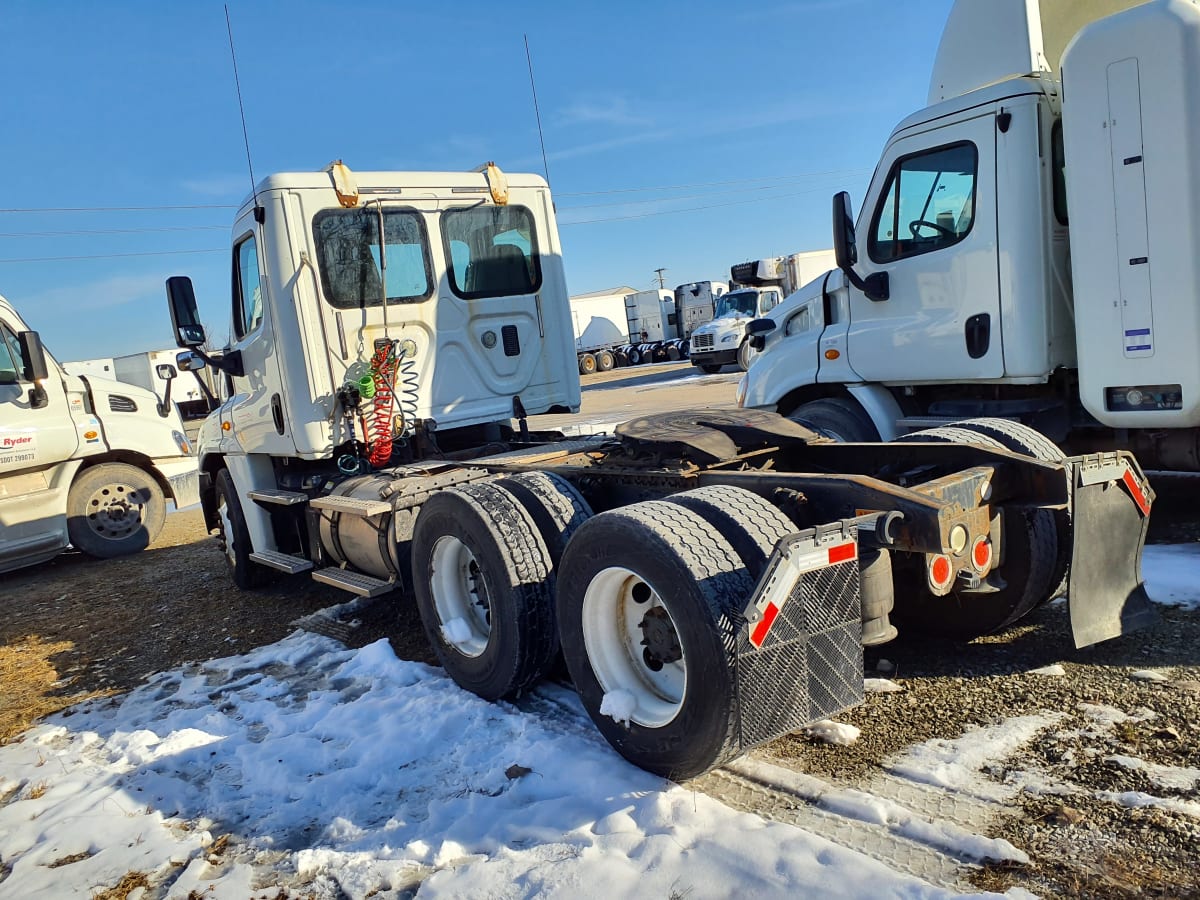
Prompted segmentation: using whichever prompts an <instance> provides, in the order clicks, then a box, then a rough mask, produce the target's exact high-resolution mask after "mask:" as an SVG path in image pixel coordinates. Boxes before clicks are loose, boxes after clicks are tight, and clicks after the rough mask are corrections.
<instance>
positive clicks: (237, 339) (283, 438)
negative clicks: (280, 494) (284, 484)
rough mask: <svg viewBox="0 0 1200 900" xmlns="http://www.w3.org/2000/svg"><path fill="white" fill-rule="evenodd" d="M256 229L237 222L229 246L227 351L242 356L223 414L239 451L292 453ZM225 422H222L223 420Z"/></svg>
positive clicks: (250, 223)
mask: <svg viewBox="0 0 1200 900" xmlns="http://www.w3.org/2000/svg"><path fill="white" fill-rule="evenodd" d="M259 232H260V229H259V228H258V227H257V226H256V225H255V223H254V221H253V220H252V219H250V218H249V217H246V218H245V219H244V220H242V221H241V222H239V223H238V225H236V226H235V230H234V234H237V235H238V237H237V238H236V239H235V241H234V246H233V334H232V335H231V338H232V345H231V347H230V349H231V350H233V351H237V352H239V353H240V354H241V358H242V374H241V375H235V376H233V377H232V379H231V382H232V386H233V395H232V396H231V398H230V399H231V401H232V402H231V403H229V404H228V405H227V406H225V407H224V408H223V412H222V418H223V419H224V418H225V417H226V416H228V417H229V418H230V420H231V422H230V424H231V425H232V432H233V438H234V439H235V440H236V442H237V445H238V449H241V450H242V451H243V452H246V453H279V454H290V453H293V452H295V449H296V447H295V442H294V441H293V439H292V436H291V431H290V429H289V426H288V422H287V421H286V416H285V413H284V411H285V409H286V403H285V402H284V399H285V398H284V385H283V383H282V378H281V376H280V366H279V342H278V337H277V335H276V327H277V326H276V318H275V316H273V315H272V309H271V302H272V299H273V296H274V295H273V292H272V290H271V282H270V280H269V278H268V277H267V272H266V270H265V268H264V267H263V264H262V259H263V254H262V250H261V247H260V246H259V243H260V242H259V237H260V234H259ZM222 424H224V423H222Z"/></svg>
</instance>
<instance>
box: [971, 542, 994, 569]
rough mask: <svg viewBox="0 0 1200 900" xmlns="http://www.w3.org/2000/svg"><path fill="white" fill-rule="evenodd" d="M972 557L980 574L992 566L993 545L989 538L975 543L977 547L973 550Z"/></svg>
mask: <svg viewBox="0 0 1200 900" xmlns="http://www.w3.org/2000/svg"><path fill="white" fill-rule="evenodd" d="M971 557H972V561H973V562H974V563H975V568H976V569H978V570H979V571H980V572H983V571H985V570H986V569H987V568H988V567H989V566H990V565H991V564H992V545H991V543H990V542H989V541H988V539H987V538H980V539H979V540H977V541H976V542H975V547H974V548H973V549H972V550H971Z"/></svg>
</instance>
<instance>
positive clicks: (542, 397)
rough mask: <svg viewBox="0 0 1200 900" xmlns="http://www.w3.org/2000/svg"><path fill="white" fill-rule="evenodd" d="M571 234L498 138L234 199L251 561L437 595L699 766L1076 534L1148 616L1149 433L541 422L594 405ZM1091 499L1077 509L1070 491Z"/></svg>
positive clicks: (226, 360)
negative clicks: (1052, 447) (576, 303)
mask: <svg viewBox="0 0 1200 900" xmlns="http://www.w3.org/2000/svg"><path fill="white" fill-rule="evenodd" d="M561 252H562V251H561V245H560V243H559V237H558V230H557V227H556V224H555V218H554V204H553V202H552V201H551V197H550V192H549V190H548V188H547V186H546V183H545V182H544V181H543V180H542V179H541V178H540V177H538V176H536V175H508V176H505V175H504V174H503V173H502V172H500V170H499V169H498V168H496V167H495V166H494V165H490V164H489V165H488V166H486V167H483V168H482V169H481V170H477V171H475V172H465V173H452V172H450V173H448V172H442V173H436V172H434V173H430V172H422V173H415V172H363V173H359V174H357V175H355V174H354V173H352V172H350V170H349V169H347V168H346V167H345V166H344V165H342V164H340V163H337V164H334V165H332V166H331V167H330V168H329V169H328V170H327V171H325V172H316V173H291V174H280V175H273V176H271V177H269V178H267V179H265V180H264V181H262V182H261V183H260V184H259V185H258V186H257V187H256V189H255V191H254V193H253V195H252V196H251V197H250V198H248V199H247V201H246V202H245V204H244V205H243V206H242V208H241V210H240V211H239V213H238V214H237V218H236V220H235V223H234V227H233V246H232V252H231V266H232V278H231V283H232V285H233V294H232V297H231V298H230V301H229V302H230V312H231V314H232V322H233V326H232V335H233V341H232V343H231V345H230V346H228V347H227V348H225V350H224V352H223V353H222V354H221V356H220V357H219V358H215V359H213V358H210V359H212V364H214V365H216V366H219V367H220V369H221V370H222V371H223V372H224V373H225V375H227V376H228V379H229V381H230V384H231V386H232V391H231V393H230V394H229V396H228V399H227V400H226V401H225V402H224V403H223V404H222V405H221V406H220V408H218V409H217V410H215V411H214V412H213V413H212V414H211V416H210V417H209V418H208V420H206V422H205V424H204V426H203V427H202V428H201V431H200V436H199V448H198V452H199V455H200V465H201V472H202V475H201V502H202V505H203V509H204V513H205V516H206V518H207V521H208V524H209V527H210V528H211V529H212V530H213V531H215V532H216V533H217V535H218V539H219V542H220V546H221V548H222V551H223V553H224V556H225V559H226V562H227V563H228V568H229V570H230V573H231V574H232V577H233V580H234V582H235V583H236V584H237V585H238V586H240V587H243V588H252V587H254V586H256V585H260V584H262V583H263V582H264V581H266V580H267V579H270V578H277V577H278V578H286V577H310V576H311V577H312V578H315V579H317V580H318V581H321V582H324V583H326V584H330V585H333V586H335V587H338V588H341V589H343V590H345V591H348V592H350V593H351V594H355V595H359V596H363V597H373V596H382V595H390V596H392V597H394V598H395V599H396V600H397V601H398V602H405V601H407V602H415V604H416V606H417V609H418V611H419V613H420V617H421V620H422V622H423V623H424V628H425V632H426V634H427V636H428V638H429V641H430V643H431V645H432V647H433V649H434V650H435V652H436V653H437V655H438V657H439V658H440V660H441V661H442V663H443V665H444V666H445V669H446V672H447V673H448V675H449V676H450V677H451V678H453V679H454V680H455V681H456V682H457V683H458V684H459V685H461V686H462V687H463V688H465V689H467V690H470V691H473V692H475V693H477V694H479V695H480V696H482V697H485V698H492V699H495V698H502V697H509V696H513V695H515V694H519V693H520V692H522V691H524V690H526V689H528V688H529V687H530V686H531V685H533V684H534V683H535V682H536V681H537V680H538V679H539V678H541V677H542V676H543V675H544V674H545V673H546V672H547V671H549V670H550V669H551V668H552V667H553V666H554V665H555V661H556V659H558V658H559V655H560V654H561V656H562V657H563V658H564V659H565V663H566V666H567V669H568V670H569V672H570V675H571V678H572V680H573V681H574V684H575V686H576V688H577V689H578V691H579V693H580V696H581V698H582V702H583V705H584V707H585V708H586V709H587V711H588V712H589V714H590V715H591V717H592V719H593V720H594V721H595V723H596V725H597V726H598V728H599V729H600V731H601V732H602V733H603V734H604V736H605V737H606V738H607V739H608V740H609V741H610V742H611V743H612V745H613V746H614V747H615V748H616V749H617V750H618V751H619V752H620V753H621V754H623V755H624V756H625V757H626V758H628V759H629V760H631V761H632V762H634V763H636V764H637V765H640V766H643V767H645V768H647V769H649V770H651V771H654V772H659V773H662V774H664V775H667V776H670V777H677V778H681V777H687V776H689V775H694V774H696V773H698V772H702V771H705V770H706V769H708V768H710V767H712V766H714V765H719V764H721V763H722V762H724V761H726V760H728V759H730V758H732V757H733V756H735V755H737V754H738V753H740V752H742V751H744V750H745V749H747V748H749V747H752V746H755V745H756V744H759V743H762V742H763V741H767V740H770V739H772V738H774V737H776V736H778V735H780V734H783V733H785V732H787V731H790V730H794V729H795V728H797V727H799V726H801V725H802V724H804V723H806V722H810V721H812V720H814V719H819V718H823V717H826V716H829V715H832V714H835V713H836V712H838V711H840V710H842V709H844V708H846V707H847V706H849V705H852V704H854V703H856V702H859V700H860V699H861V696H862V645H863V644H878V643H882V642H884V641H887V640H890V639H891V638H892V637H894V635H895V634H896V628H895V627H894V626H893V625H892V624H891V621H890V612H891V610H892V608H893V605H895V610H896V613H897V615H898V616H899V617H900V618H901V619H903V621H904V624H905V627H908V626H910V625H911V627H913V628H930V629H937V630H941V631H943V632H945V631H949V632H952V633H955V634H958V635H960V636H969V635H976V634H980V633H983V632H986V631H990V630H994V629H996V628H999V627H1002V626H1004V625H1005V624H1007V623H1008V622H1011V621H1015V620H1016V619H1018V618H1020V617H1021V616H1022V615H1024V614H1025V613H1026V612H1028V611H1029V610H1031V609H1032V608H1034V607H1035V606H1037V605H1038V604H1039V603H1041V602H1043V601H1044V600H1046V599H1047V598H1049V597H1050V596H1052V595H1053V593H1054V591H1055V589H1056V587H1057V585H1058V583H1059V582H1060V581H1061V580H1062V579H1063V578H1064V577H1066V575H1067V570H1068V568H1069V567H1070V566H1071V563H1072V562H1074V563H1076V565H1075V567H1074V569H1073V570H1072V571H1073V572H1075V573H1077V574H1075V575H1072V576H1071V577H1072V578H1084V579H1086V589H1084V588H1081V589H1080V590H1078V591H1076V590H1072V592H1071V601H1070V615H1071V620H1072V626H1073V629H1074V632H1075V639H1076V641H1077V642H1078V643H1080V644H1087V643H1093V642H1095V641H1098V640H1104V639H1106V638H1109V637H1113V636H1115V635H1117V634H1120V633H1122V632H1124V631H1127V630H1129V629H1131V628H1135V627H1137V625H1138V624H1139V623H1140V622H1141V620H1142V619H1143V618H1144V616H1145V614H1146V598H1145V593H1144V590H1143V588H1142V586H1141V581H1140V573H1139V559H1140V553H1141V548H1142V543H1143V540H1144V536H1145V529H1146V522H1147V519H1146V516H1147V514H1148V511H1149V508H1150V502H1151V500H1152V497H1153V494H1152V493H1151V491H1150V489H1149V487H1148V485H1147V482H1146V480H1145V477H1144V475H1143V474H1142V472H1141V470H1140V469H1139V468H1138V465H1137V463H1136V462H1135V461H1134V459H1133V458H1132V457H1131V456H1130V455H1129V454H1128V453H1125V452H1112V453H1107V454H1098V455H1094V456H1090V457H1083V458H1074V459H1057V460H1053V461H1044V460H1038V459H1033V458H1031V457H1029V456H1025V455H1020V454H1015V453H1011V452H1008V451H1006V450H1004V449H1003V448H1000V447H998V446H995V445H992V446H978V445H968V444H963V443H954V442H951V443H944V444H924V443H922V444H892V445H888V444H873V445H872V444H866V445H858V446H856V447H853V448H849V447H847V446H845V445H842V444H838V443H836V442H834V441H831V440H829V439H827V438H824V437H822V436H820V435H818V434H817V433H815V432H814V431H812V430H810V429H807V428H804V427H802V426H800V425H798V424H796V423H794V422H792V421H790V420H788V419H786V418H784V417H781V416H778V415H776V414H774V413H766V412H754V411H750V412H747V411H738V412H735V413H730V412H728V411H724V412H722V411H713V410H693V411H684V412H670V413H666V414H663V415H657V416H649V417H646V418H644V419H639V420H635V421H633V422H629V423H626V424H624V425H622V426H620V427H619V428H618V429H617V433H616V434H614V435H604V436H597V437H593V438H584V439H574V440H567V439H564V438H563V437H562V436H561V435H558V434H553V433H539V432H536V431H534V430H531V428H530V425H529V420H528V417H529V416H532V415H534V414H538V413H547V412H562V411H567V410H576V409H577V408H578V406H579V398H580V393H579V367H578V365H577V361H576V354H575V348H574V346H573V333H572V327H571V320H570V306H569V303H568V297H567V289H566V280H565V278H564V275H563V263H562V256H561ZM168 297H169V301H170V308H171V312H172V319H173V322H174V325H175V329H176V336H177V340H178V342H179V344H180V345H181V346H184V347H187V348H199V347H201V346H202V345H203V343H204V340H205V334H204V328H203V326H202V325H201V324H200V317H199V315H198V313H197V306H196V299H195V295H194V293H193V289H192V285H191V282H190V280H189V279H187V278H186V277H175V278H172V279H169V280H168ZM197 353H199V351H198V350H197ZM1110 484H1117V485H1119V486H1118V488H1117V489H1116V490H1109V489H1107V488H1108V486H1109V485H1110ZM1083 507H1086V513H1087V514H1086V515H1085V516H1078V517H1076V520H1075V527H1074V533H1073V535H1072V533H1071V531H1070V530H1069V529H1068V528H1066V527H1065V526H1064V524H1063V523H1064V520H1063V518H1062V514H1064V513H1065V512H1066V511H1070V510H1081V508H1083ZM1081 584H1082V582H1081ZM893 586H895V588H894V587H893Z"/></svg>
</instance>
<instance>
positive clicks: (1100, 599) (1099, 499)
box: [1068, 453, 1156, 647]
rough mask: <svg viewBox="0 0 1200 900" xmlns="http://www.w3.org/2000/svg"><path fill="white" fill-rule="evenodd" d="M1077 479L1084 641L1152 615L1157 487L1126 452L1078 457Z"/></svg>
mask: <svg viewBox="0 0 1200 900" xmlns="http://www.w3.org/2000/svg"><path fill="white" fill-rule="evenodd" d="M1072 481H1073V484H1072V489H1071V494H1072V523H1073V526H1074V532H1075V534H1074V542H1073V554H1072V558H1071V584H1070V588H1069V592H1068V596H1069V602H1070V610H1071V632H1072V635H1073V637H1074V638H1075V646H1076V647H1087V646H1089V645H1091V644H1096V643H1099V642H1100V641H1106V640H1108V639H1110V638H1115V637H1119V636H1120V635H1123V634H1128V633H1129V632H1132V631H1137V630H1138V629H1140V628H1145V627H1147V626H1148V625H1150V624H1152V623H1153V622H1154V621H1155V618H1156V616H1155V613H1154V610H1153V608H1152V607H1151V605H1150V598H1149V596H1148V595H1147V594H1146V586H1145V584H1144V583H1143V582H1142V547H1143V546H1144V545H1145V543H1146V531H1147V529H1148V528H1149V525H1150V504H1151V503H1152V501H1153V498H1154V492H1153V491H1152V490H1151V489H1150V486H1149V484H1148V483H1147V482H1146V477H1145V476H1144V475H1143V474H1142V472H1141V470H1140V469H1139V468H1138V466H1137V463H1136V462H1134V461H1133V459H1132V457H1130V456H1129V455H1128V454H1124V453H1122V454H1115V453H1108V454H1101V455H1098V456H1088V457H1083V458H1081V459H1080V460H1078V461H1077V463H1076V465H1075V468H1074V471H1073V473H1072Z"/></svg>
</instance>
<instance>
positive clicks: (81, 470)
mask: <svg viewBox="0 0 1200 900" xmlns="http://www.w3.org/2000/svg"><path fill="white" fill-rule="evenodd" d="M170 371H171V375H173V374H174V369H171V370H170ZM167 499H170V500H172V501H174V503H175V506H176V507H177V508H179V507H182V506H187V505H189V504H192V503H195V502H196V501H197V500H198V499H199V493H198V476H197V466H196V458H195V456H194V455H193V454H192V452H191V446H190V444H189V442H188V441H187V439H186V438H185V437H184V432H183V423H182V421H180V418H179V412H178V410H177V409H176V407H175V406H174V404H172V403H170V402H169V401H168V400H167V398H165V397H164V398H159V397H157V396H156V395H154V394H152V393H151V392H150V391H146V390H143V389H141V388H138V387H135V386H133V385H128V384H119V383H117V382H115V381H109V380H107V379H103V378H97V377H94V376H86V377H79V376H74V375H69V374H68V373H67V372H66V371H65V370H64V369H63V368H62V366H60V365H59V363H58V362H56V361H55V359H54V358H53V357H52V356H51V355H50V354H49V353H48V352H47V351H46V350H45V349H44V348H43V347H42V344H41V341H40V339H39V338H38V335H37V333H36V332H34V331H31V330H30V329H29V328H28V327H27V326H26V324H25V322H24V321H23V320H22V319H21V317H20V316H19V315H18V314H17V311H16V309H15V308H13V306H12V305H11V304H10V303H8V301H6V300H5V299H4V298H2V297H0V572H7V571H10V570H12V569H16V568H20V567H23V566H30V565H35V564H37V563H41V562H44V561H46V560H48V559H51V558H52V557H54V556H55V555H57V554H58V553H61V552H62V551H63V550H65V549H66V548H67V547H68V545H73V546H75V548H76V549H78V550H81V551H82V552H84V553H87V554H89V555H91V556H96V557H100V558H108V557H113V556H120V555H123V554H126V553H133V552H136V551H138V550H142V549H144V548H145V547H146V546H147V545H148V544H149V543H150V542H151V541H152V540H154V538H155V537H156V536H157V534H158V532H159V530H160V529H161V528H162V524H163V519H164V516H165V513H166V500H167Z"/></svg>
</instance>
